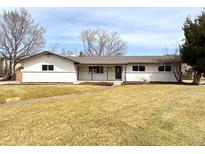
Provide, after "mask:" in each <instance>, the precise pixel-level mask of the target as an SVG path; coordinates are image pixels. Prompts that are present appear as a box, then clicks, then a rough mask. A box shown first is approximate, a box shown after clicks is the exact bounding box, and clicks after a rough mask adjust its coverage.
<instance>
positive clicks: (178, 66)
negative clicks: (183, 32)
mask: <svg viewBox="0 0 205 154" xmlns="http://www.w3.org/2000/svg"><path fill="white" fill-rule="evenodd" d="M166 55H167V56H168V57H169V59H170V61H173V64H172V71H173V73H174V76H175V78H176V79H177V81H178V82H179V83H181V82H182V77H183V74H182V67H184V66H183V65H182V62H181V59H180V55H179V51H178V49H176V51H175V53H174V54H171V55H170V54H168V53H167V54H166Z"/></svg>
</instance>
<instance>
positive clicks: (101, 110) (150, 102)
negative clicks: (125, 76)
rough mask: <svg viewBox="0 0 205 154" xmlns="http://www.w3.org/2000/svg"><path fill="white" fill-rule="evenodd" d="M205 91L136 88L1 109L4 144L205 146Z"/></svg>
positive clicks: (0, 142) (173, 87)
mask: <svg viewBox="0 0 205 154" xmlns="http://www.w3.org/2000/svg"><path fill="white" fill-rule="evenodd" d="M204 119H205V86H186V85H157V84H156V85H130V86H119V87H110V89H108V90H106V91H101V92H93V91H92V92H89V93H87V94H85V95H79V96H74V95H72V96H67V97H65V98H64V99H63V100H58V99H53V100H49V101H43V102H41V103H29V104H27V105H25V104H24V105H16V106H2V107H0V136H1V137H0V145H205V120H204Z"/></svg>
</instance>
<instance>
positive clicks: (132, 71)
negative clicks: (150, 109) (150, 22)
mask: <svg viewBox="0 0 205 154" xmlns="http://www.w3.org/2000/svg"><path fill="white" fill-rule="evenodd" d="M173 63H174V61H173V60H170V57H169V56H102V57H96V56H95V57H64V56H60V55H57V54H54V53H51V52H48V51H45V52H42V53H39V54H36V55H33V56H30V57H28V58H25V59H24V60H22V61H21V64H22V66H23V69H22V82H71V83H74V82H76V81H116V80H120V81H134V82H143V81H147V82H176V81H177V80H176V78H175V76H174V73H173V72H172V67H173V65H172V64H173Z"/></svg>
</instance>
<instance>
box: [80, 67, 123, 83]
mask: <svg viewBox="0 0 205 154" xmlns="http://www.w3.org/2000/svg"><path fill="white" fill-rule="evenodd" d="M99 66H103V65H99ZM118 66H119V65H118ZM103 68H104V71H103V73H99V74H97V73H93V81H114V80H115V66H113V65H104V66H103ZM107 68H108V72H107ZM122 71H123V67H122ZM122 78H123V74H122ZM79 80H85V81H86V80H89V81H91V80H92V73H89V65H85V66H82V65H80V66H79Z"/></svg>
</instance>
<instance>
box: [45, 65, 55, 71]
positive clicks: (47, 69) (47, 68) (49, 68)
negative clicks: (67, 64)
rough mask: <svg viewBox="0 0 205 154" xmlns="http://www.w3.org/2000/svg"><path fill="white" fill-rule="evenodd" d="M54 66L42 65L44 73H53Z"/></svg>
mask: <svg viewBox="0 0 205 154" xmlns="http://www.w3.org/2000/svg"><path fill="white" fill-rule="evenodd" d="M53 70H54V66H53V65H42V71H53Z"/></svg>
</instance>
